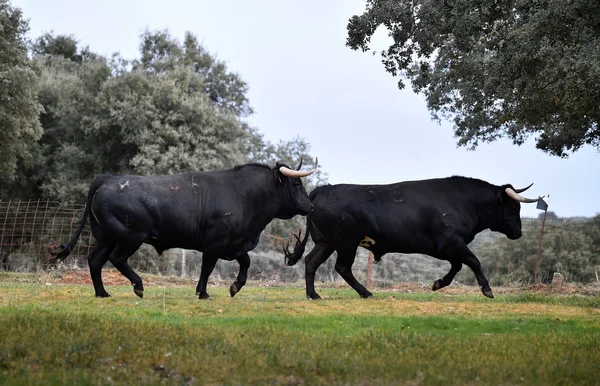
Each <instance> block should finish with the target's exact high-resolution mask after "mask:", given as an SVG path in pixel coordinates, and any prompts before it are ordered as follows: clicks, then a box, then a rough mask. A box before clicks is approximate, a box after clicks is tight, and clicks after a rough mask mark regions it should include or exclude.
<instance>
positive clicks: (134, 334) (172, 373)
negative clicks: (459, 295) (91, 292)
mask: <svg viewBox="0 0 600 386" xmlns="http://www.w3.org/2000/svg"><path fill="white" fill-rule="evenodd" d="M0 278H1V276H0ZM157 279H158V278H157ZM178 284H179V285H181V284H182V283H178ZM81 291H82V289H81V286H76V285H60V286H57V285H52V286H47V285H46V286H43V288H42V287H40V285H39V284H37V280H35V281H34V283H33V284H24V283H22V282H20V283H14V282H6V281H4V282H2V283H0V294H2V300H3V302H2V303H0V318H1V319H2V321H3V323H1V324H0V335H1V336H2V337H3V339H2V340H0V382H2V383H3V384H44V385H47V384H105V383H111V384H165V383H166V384H171V383H174V384H267V383H276V384H279V383H299V384H311V385H313V384H328V385H331V384H357V383H365V384H427V385H438V384H439V385H442V384H448V383H450V384H457V383H458V384H473V383H483V384H516V383H524V384H548V385H554V384H556V385H566V384H592V383H593V382H594V380H595V378H594V377H595V376H596V374H597V363H598V360H599V359H600V357H599V355H600V353H599V352H598V345H597V338H598V334H599V333H600V322H599V321H598V318H597V309H595V308H594V306H593V305H592V303H588V304H587V305H586V306H582V307H571V306H569V304H568V302H562V303H561V304H560V305H555V304H547V303H546V302H540V303H536V302H531V301H530V300H531V299H529V300H527V301H524V302H519V301H518V299H516V298H513V299H511V301H512V302H510V303H503V302H502V300H501V299H500V298H499V299H495V300H494V301H493V302H492V301H489V300H487V299H486V300H485V301H482V300H481V299H480V297H479V296H477V295H475V296H472V297H466V298H464V299H461V300H460V301H456V300H455V299H453V298H447V297H444V296H442V295H439V294H436V295H437V296H435V300H428V299H421V298H420V297H419V296H418V295H416V294H410V295H408V294H403V295H400V294H398V293H395V294H393V295H394V296H400V297H401V300H397V299H395V298H393V297H392V294H391V293H388V294H380V295H379V296H378V297H379V299H371V300H368V301H367V300H363V299H356V298H354V299H351V297H354V295H353V294H352V292H353V291H352V290H350V289H348V290H334V289H329V293H331V294H332V296H331V298H330V299H327V300H324V301H322V302H307V301H306V300H305V299H304V294H303V292H304V290H303V289H302V288H295V289H290V288H256V287H249V288H245V289H244V291H243V292H241V293H240V294H238V295H237V296H239V298H238V297H236V298H234V299H229V296H228V294H227V288H226V287H221V288H218V289H216V290H215V292H216V294H217V296H215V300H214V301H213V302H203V301H198V300H197V299H195V298H194V297H193V285H191V284H190V286H189V288H173V287H171V286H164V283H162V284H160V285H149V286H147V290H146V292H147V294H146V295H147V296H146V297H145V298H144V299H143V300H140V299H138V298H137V297H135V295H133V293H132V291H131V288H130V286H122V287H120V288H119V289H118V291H117V292H115V293H114V297H113V298H110V299H102V300H98V299H95V298H93V297H91V296H85V295H82V293H81ZM492 303H494V304H492Z"/></svg>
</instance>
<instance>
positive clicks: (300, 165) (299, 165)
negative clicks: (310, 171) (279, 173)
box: [296, 158, 302, 170]
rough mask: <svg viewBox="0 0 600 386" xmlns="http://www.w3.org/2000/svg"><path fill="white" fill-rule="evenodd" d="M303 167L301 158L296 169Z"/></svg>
mask: <svg viewBox="0 0 600 386" xmlns="http://www.w3.org/2000/svg"><path fill="white" fill-rule="evenodd" d="M301 167H302V158H300V163H299V164H298V166H296V170H300V168H301Z"/></svg>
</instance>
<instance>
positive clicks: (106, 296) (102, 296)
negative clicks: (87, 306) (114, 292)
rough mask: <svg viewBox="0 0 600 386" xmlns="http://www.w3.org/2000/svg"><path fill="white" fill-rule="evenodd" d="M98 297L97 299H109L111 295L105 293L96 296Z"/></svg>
mask: <svg viewBox="0 0 600 386" xmlns="http://www.w3.org/2000/svg"><path fill="white" fill-rule="evenodd" d="M96 297H97V298H109V297H110V294H109V293H108V292H106V291H104V292H102V293H99V294H96Z"/></svg>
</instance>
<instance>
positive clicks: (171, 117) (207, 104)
mask: <svg viewBox="0 0 600 386" xmlns="http://www.w3.org/2000/svg"><path fill="white" fill-rule="evenodd" d="M31 53H32V57H33V62H34V63H35V65H36V66H37V68H39V69H40V82H39V83H40V85H39V92H38V93H37V96H38V100H39V102H40V103H41V105H42V106H43V108H44V110H43V112H42V114H40V115H39V121H40V122H41V125H42V127H43V130H44V132H43V135H42V137H41V139H40V140H39V141H33V142H30V143H29V144H28V147H27V149H25V152H26V153H28V154H31V157H30V158H31V159H30V161H29V162H27V163H24V162H21V163H20V164H19V166H18V168H17V175H18V177H19V178H16V179H15V181H14V182H13V183H11V184H7V185H4V186H1V187H0V197H2V196H4V197H11V198H17V197H18V198H34V199H35V198H40V197H45V198H52V199H59V200H67V201H71V202H79V201H82V200H83V198H84V197H85V194H86V192H87V189H88V188H89V185H90V183H91V181H92V180H93V179H94V177H95V176H96V175H98V174H100V173H131V174H173V173H178V172H183V171H191V170H198V171H200V170H211V169H217V168H227V167H231V166H233V165H236V164H240V163H245V162H265V163H269V164H273V163H274V161H275V160H282V161H286V162H289V163H290V165H291V164H296V163H297V162H299V159H300V158H303V159H304V161H305V164H308V165H311V164H313V163H314V160H313V159H312V157H311V156H310V154H309V150H310V146H309V145H308V144H307V143H306V142H305V141H304V140H303V139H301V138H295V139H293V140H290V141H281V142H280V143H278V144H271V143H270V142H268V141H266V140H265V139H264V138H263V136H262V134H260V132H259V131H258V129H257V128H253V127H251V126H249V124H248V123H247V119H246V118H247V117H248V116H249V115H250V114H251V113H252V109H251V108H250V106H249V101H248V98H247V91H248V87H247V85H246V83H245V82H244V81H243V80H242V79H241V78H240V76H239V75H238V74H236V73H234V72H232V71H230V70H229V69H228V68H227V66H226V65H225V64H224V63H223V62H222V61H220V60H218V59H217V58H216V57H215V56H214V55H212V54H210V53H209V52H208V51H207V50H206V49H205V48H204V47H203V46H202V45H201V44H199V43H198V41H197V39H196V37H195V36H194V35H192V34H190V33H187V34H186V35H185V38H184V40H183V41H182V42H181V41H178V40H177V39H175V38H173V37H172V36H171V35H170V33H169V32H168V31H146V32H144V33H142V35H141V37H140V54H139V57H138V58H134V59H125V58H123V57H121V56H120V55H118V54H115V55H114V56H113V57H111V58H106V57H104V56H101V55H98V54H95V53H94V52H92V51H91V50H90V49H89V47H81V46H80V44H79V42H78V41H77V39H76V38H75V37H73V36H65V35H58V36H55V35H54V34H52V33H46V34H44V35H43V36H41V37H39V38H38V39H36V40H35V41H34V42H33V44H32V46H31ZM319 176H321V175H320V174H318V175H317V176H315V177H314V178H313V179H314V180H316V179H318V178H320V177H319Z"/></svg>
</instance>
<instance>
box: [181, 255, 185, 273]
mask: <svg viewBox="0 0 600 386" xmlns="http://www.w3.org/2000/svg"><path fill="white" fill-rule="evenodd" d="M180 251H181V277H184V276H185V249H180Z"/></svg>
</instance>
